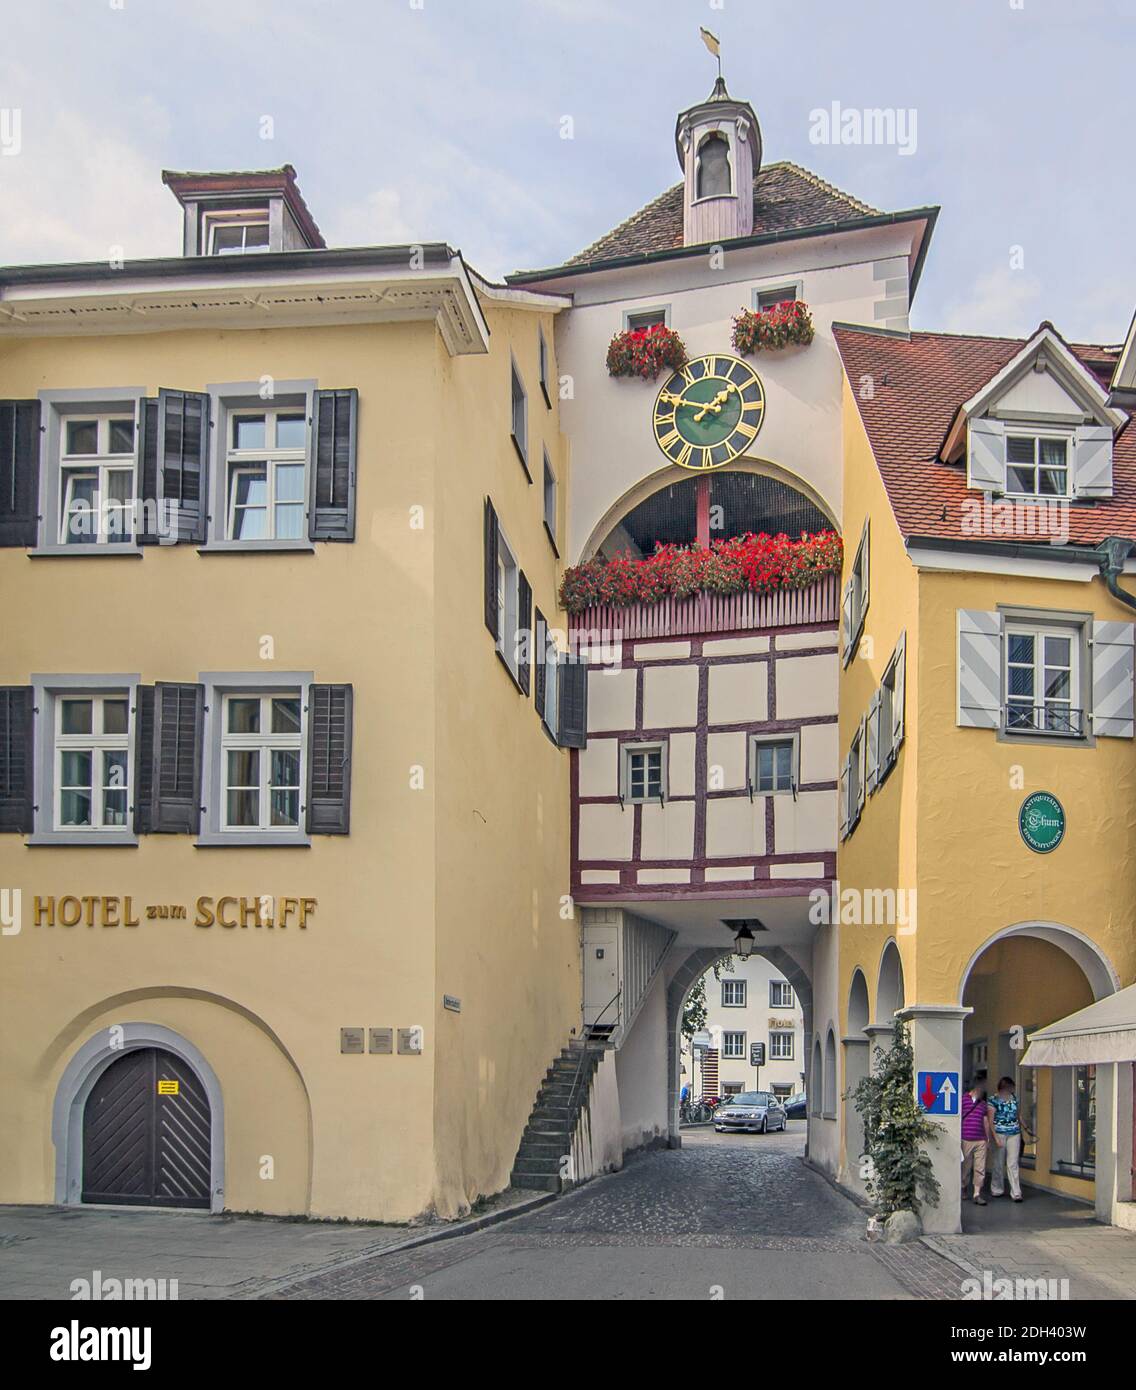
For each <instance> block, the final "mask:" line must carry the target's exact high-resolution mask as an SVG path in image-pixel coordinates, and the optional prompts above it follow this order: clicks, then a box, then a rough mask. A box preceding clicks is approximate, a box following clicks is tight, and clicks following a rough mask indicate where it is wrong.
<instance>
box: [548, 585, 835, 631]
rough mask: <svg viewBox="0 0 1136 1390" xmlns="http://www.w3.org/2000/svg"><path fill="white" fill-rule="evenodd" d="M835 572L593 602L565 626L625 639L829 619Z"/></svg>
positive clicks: (831, 619)
mask: <svg viewBox="0 0 1136 1390" xmlns="http://www.w3.org/2000/svg"><path fill="white" fill-rule="evenodd" d="M838 580H839V576H837V575H835V574H826V575H825V576H824V577H823V578H822V579H818V580H817V581H816V582H815V583H814V584H810V585H809V586H808V587H807V588H804V589H775V590H774V591H773V592H772V593H769V594H754V593H748V592H747V593H742V594H708V593H701V594H692V595H691V596H690V598H665V599H660V601H659V602H658V603H633V604H630V605H628V606H627V607H625V608H623V607H616V606H614V605H612V604H596V605H595V606H594V607H592V608H585V609H584V611H583V612H582V613H576V614H573V616H572V617H571V618H570V619H569V627H570V628H571V629H572V630H573V631H576V630H579V629H583V630H585V631H588V632H594V633H597V634H598V633H612V634H614V633H617V632H618V633H619V634H620V635H621V636H622V638H623V639H624V640H626V641H630V640H633V639H636V638H644V637H686V636H696V635H698V634H701V633H707V632H748V631H753V630H754V629H757V628H770V627H802V626H804V625H806V624H808V623H835V622H836V621H837V619H838V617H839V612H840V600H839V593H838V589H837V585H838Z"/></svg>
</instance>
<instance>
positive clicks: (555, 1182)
mask: <svg viewBox="0 0 1136 1390" xmlns="http://www.w3.org/2000/svg"><path fill="white" fill-rule="evenodd" d="M509 1182H510V1183H511V1184H512V1186H513V1187H522V1188H524V1189H525V1191H526V1192H559V1191H560V1188H561V1183H560V1179H559V1177H555V1178H550V1177H546V1176H545V1175H544V1174H542V1173H518V1172H517V1170H516V1169H515V1168H514V1169H513V1172H512V1173H511V1174H510V1177H509Z"/></svg>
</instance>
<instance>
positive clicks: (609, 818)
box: [580, 802, 635, 862]
mask: <svg viewBox="0 0 1136 1390" xmlns="http://www.w3.org/2000/svg"><path fill="white" fill-rule="evenodd" d="M634 832H635V817H634V816H633V815H632V814H631V812H630V811H625V810H624V809H623V807H622V806H620V805H619V803H618V802H616V803H615V804H614V805H612V804H609V803H604V804H602V805H596V804H595V803H592V804H590V805H589V804H585V805H582V806H581V807H580V858H581V859H582V860H584V861H585V862H586V861H587V860H589V859H630V858H631V847H632V837H633V835H634Z"/></svg>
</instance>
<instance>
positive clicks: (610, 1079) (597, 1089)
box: [572, 1052, 623, 1182]
mask: <svg viewBox="0 0 1136 1390" xmlns="http://www.w3.org/2000/svg"><path fill="white" fill-rule="evenodd" d="M572 1166H573V1180H574V1181H576V1182H584V1181H586V1180H587V1179H588V1178H594V1177H595V1176H596V1175H597V1174H599V1173H607V1172H610V1171H611V1170H612V1169H613V1168H620V1167H622V1166H623V1132H622V1126H621V1123H620V1118H619V1078H618V1076H617V1074H616V1066H615V1053H614V1052H605V1053H604V1055H603V1057H602V1058H601V1060H600V1064H599V1066H598V1067H597V1068H596V1074H595V1076H594V1077H593V1078H592V1086H591V1090H590V1091H589V1092H588V1100H587V1104H586V1105H585V1107H584V1109H583V1110H582V1111H581V1112H580V1119H579V1121H578V1123H577V1126H576V1133H575V1134H574V1135H573V1140H572Z"/></svg>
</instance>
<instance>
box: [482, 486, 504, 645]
mask: <svg viewBox="0 0 1136 1390" xmlns="http://www.w3.org/2000/svg"><path fill="white" fill-rule="evenodd" d="M485 626H486V627H487V628H488V629H489V631H490V632H491V633H492V634H493V640H494V641H495V642H496V641H497V639H498V637H500V635H501V634H500V633H499V632H498V631H497V513H496V512H495V511H494V510H493V503H492V502H491V501H490V500H489V498H488V497H487V498H486V499H485Z"/></svg>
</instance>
